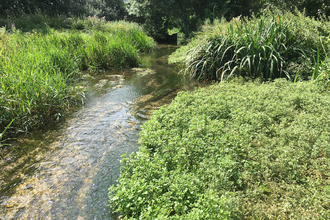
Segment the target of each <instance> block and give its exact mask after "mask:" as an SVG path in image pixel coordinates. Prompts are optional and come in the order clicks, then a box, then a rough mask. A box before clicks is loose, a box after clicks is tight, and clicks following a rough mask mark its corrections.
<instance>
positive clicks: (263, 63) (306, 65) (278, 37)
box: [170, 11, 330, 80]
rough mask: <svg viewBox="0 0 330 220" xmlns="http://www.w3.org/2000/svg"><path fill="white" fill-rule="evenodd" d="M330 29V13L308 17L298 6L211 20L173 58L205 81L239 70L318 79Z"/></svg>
mask: <svg viewBox="0 0 330 220" xmlns="http://www.w3.org/2000/svg"><path fill="white" fill-rule="evenodd" d="M329 29H330V22H328V21H327V20H326V19H325V18H323V19H322V18H320V19H319V20H316V19H314V18H308V17H305V16H304V15H303V14H301V13H299V12H298V11H296V14H292V13H289V12H285V13H279V12H278V13H272V12H269V11H268V12H267V13H265V14H263V15H262V16H260V17H252V18H251V19H247V20H245V19H244V18H242V19H240V20H238V19H234V20H232V21H231V22H224V21H222V22H219V23H217V22H214V23H213V25H209V24H206V25H205V26H204V30H203V32H201V33H200V35H199V36H197V37H196V38H195V39H194V40H192V41H191V43H190V44H188V45H187V46H185V47H184V48H182V49H180V50H178V51H177V52H176V53H175V54H174V55H172V56H171V57H170V61H171V62H183V65H184V68H185V73H186V74H189V75H190V76H191V77H195V78H198V79H203V80H223V79H225V78H228V77H231V76H235V75H236V76H237V75H239V76H245V77H246V76H247V77H253V78H256V77H261V78H264V79H274V78H278V77H287V78H289V79H292V80H294V79H295V78H296V77H297V76H298V75H299V77H300V78H303V79H306V78H308V77H310V76H313V77H314V78H316V77H317V76H318V75H319V72H322V71H323V69H324V68H327V63H328V62H329V60H328V57H327V54H328V53H329V50H330V41H329V40H330V32H329ZM325 60H326V61H325ZM320 68H321V69H320ZM322 68H323V69H322Z"/></svg>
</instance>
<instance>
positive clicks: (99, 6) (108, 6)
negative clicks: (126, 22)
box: [0, 0, 125, 20]
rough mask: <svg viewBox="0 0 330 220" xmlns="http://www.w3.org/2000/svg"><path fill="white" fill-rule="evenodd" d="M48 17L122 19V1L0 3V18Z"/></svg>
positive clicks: (76, 0)
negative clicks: (46, 15) (89, 16)
mask: <svg viewBox="0 0 330 220" xmlns="http://www.w3.org/2000/svg"><path fill="white" fill-rule="evenodd" d="M36 12H39V13H42V14H48V15H59V14H60V15H67V16H81V15H92V16H94V15H97V16H99V17H103V16H105V17H106V19H107V20H118V19H123V17H124V15H125V7H124V2H123V0H11V1H9V0H8V1H3V0H2V1H0V16H1V17H7V16H10V15H18V14H22V13H24V14H34V13H36Z"/></svg>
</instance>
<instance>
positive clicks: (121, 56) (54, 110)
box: [0, 17, 156, 141]
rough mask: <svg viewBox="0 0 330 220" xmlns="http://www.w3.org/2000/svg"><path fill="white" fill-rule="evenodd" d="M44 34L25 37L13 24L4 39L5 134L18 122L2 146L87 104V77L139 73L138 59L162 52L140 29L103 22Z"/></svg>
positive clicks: (1, 102)
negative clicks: (83, 77) (83, 80)
mask: <svg viewBox="0 0 330 220" xmlns="http://www.w3.org/2000/svg"><path fill="white" fill-rule="evenodd" d="M67 22H71V21H70V20H68V21H67ZM78 27H79V30H78V29H75V28H78ZM22 30H23V29H22ZM41 30H42V31H41ZM41 30H38V31H37V29H33V30H32V31H31V32H22V31H21V30H20V28H19V27H16V26H15V24H12V25H11V26H10V28H7V30H5V29H4V28H3V31H2V32H1V33H0V48H1V50H0V56H1V57H3V59H1V60H0V85H1V86H0V97H1V98H0V115H1V118H0V131H1V132H2V131H4V130H5V128H6V127H7V126H8V125H9V124H10V123H11V122H12V123H11V124H10V126H9V127H8V129H7V130H6V132H5V133H4V134H2V136H3V137H2V140H3V139H5V138H6V137H7V136H8V137H9V136H11V137H12V136H15V135H16V134H18V133H22V132H23V133H25V132H29V131H31V130H33V129H36V128H38V127H40V126H41V125H44V124H48V123H54V122H56V121H58V120H59V119H60V118H61V117H62V116H63V114H65V112H66V111H67V110H68V109H70V107H71V106H72V105H76V104H79V103H81V102H83V100H84V88H83V87H81V86H77V84H76V81H77V79H79V77H80V73H81V71H84V70H88V71H90V72H97V71H104V70H107V69H109V68H127V67H137V66H139V65H140V59H139V56H138V54H139V53H141V52H147V51H150V50H153V49H154V48H155V46H156V44H155V42H154V41H153V40H152V39H151V38H149V37H148V36H147V35H145V34H144V33H143V32H142V30H141V28H140V27H139V26H138V25H137V24H134V23H129V22H123V21H121V22H106V21H105V20H104V19H102V18H97V17H88V18H86V19H81V20H76V21H75V22H74V23H72V28H71V29H60V30H58V29H52V28H49V27H43V29H41ZM0 141H1V139H0Z"/></svg>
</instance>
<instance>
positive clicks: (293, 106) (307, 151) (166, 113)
mask: <svg viewBox="0 0 330 220" xmlns="http://www.w3.org/2000/svg"><path fill="white" fill-rule="evenodd" d="M321 90H322V89H321ZM321 90H320V87H319V86H318V85H317V84H315V83H313V82H296V83H295V84H293V83H290V82H288V81H286V80H284V79H277V80H275V82H273V83H271V82H268V83H261V82H259V81H253V82H247V81H245V80H243V79H235V80H232V81H229V82H228V81H225V82H221V83H219V84H217V85H214V86H211V87H208V88H203V89H199V90H197V91H195V92H192V93H188V92H182V93H179V95H178V96H177V98H176V99H175V100H174V101H173V102H172V103H171V105H169V106H166V107H165V106H164V107H161V108H160V109H159V110H157V111H155V112H154V113H153V115H152V118H151V119H150V120H149V121H148V122H147V123H145V124H144V125H143V129H142V131H141V133H140V135H141V137H140V150H139V151H138V152H137V153H136V154H133V155H131V156H130V157H126V156H125V157H124V158H123V160H122V169H121V177H120V178H119V181H118V185H116V186H112V187H111V188H110V190H109V197H110V204H111V208H112V210H113V211H114V212H118V213H120V214H122V218H123V219H327V218H329V217H330V197H329V195H330V187H329V186H328V185H329V183H328V182H329V179H328V177H329V175H330V166H329V165H330V151H329V147H328V146H329V144H330V143H329V141H330V126H329V125H330V120H329V117H328V112H329V111H330V101H329V100H330V97H329V93H328V92H320V91H321Z"/></svg>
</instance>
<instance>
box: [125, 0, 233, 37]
mask: <svg viewBox="0 0 330 220" xmlns="http://www.w3.org/2000/svg"><path fill="white" fill-rule="evenodd" d="M230 2H231V1H230V0H185V1H182V0H167V1H163V0H127V11H128V14H129V15H130V16H131V18H133V19H134V20H135V21H138V22H140V23H142V24H143V25H144V27H145V30H146V31H147V33H148V34H150V35H151V36H153V37H155V38H162V37H164V36H165V35H166V34H167V30H168V29H171V28H173V27H176V28H180V29H181V31H182V32H183V33H184V34H185V35H186V36H188V35H189V34H190V33H191V32H192V31H195V30H196V29H197V27H198V25H199V24H201V23H202V22H203V21H204V20H205V19H206V18H209V19H214V18H215V17H221V16H226V15H227V14H229V10H228V9H230V8H229V4H230Z"/></svg>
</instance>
